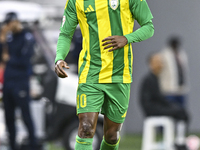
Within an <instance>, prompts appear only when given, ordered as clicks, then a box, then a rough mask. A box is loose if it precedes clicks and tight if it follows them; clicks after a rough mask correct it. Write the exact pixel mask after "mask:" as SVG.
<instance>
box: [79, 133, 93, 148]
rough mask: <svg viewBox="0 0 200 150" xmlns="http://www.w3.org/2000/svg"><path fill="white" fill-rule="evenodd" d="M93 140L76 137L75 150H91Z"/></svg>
mask: <svg viewBox="0 0 200 150" xmlns="http://www.w3.org/2000/svg"><path fill="white" fill-rule="evenodd" d="M92 142H93V138H83V139H82V138H80V137H79V136H78V135H77V136H76V144H75V150H93V148H92Z"/></svg>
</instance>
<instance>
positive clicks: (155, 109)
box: [140, 73, 170, 116]
mask: <svg viewBox="0 0 200 150" xmlns="http://www.w3.org/2000/svg"><path fill="white" fill-rule="evenodd" d="M140 103H141V106H142V109H143V112H144V114H145V115H146V116H152V115H157V114H158V113H159V111H160V110H161V109H162V108H163V107H168V106H169V105H170V104H169V102H167V101H166V100H165V98H164V96H163V95H162V93H161V91H160V87H159V83H158V78H157V76H155V75H154V74H153V73H148V74H147V75H146V76H145V77H144V79H143V80H142V84H141V88H140Z"/></svg>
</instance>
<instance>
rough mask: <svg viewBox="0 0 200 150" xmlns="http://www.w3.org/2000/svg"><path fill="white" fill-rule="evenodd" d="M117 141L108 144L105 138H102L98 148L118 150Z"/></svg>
mask: <svg viewBox="0 0 200 150" xmlns="http://www.w3.org/2000/svg"><path fill="white" fill-rule="evenodd" d="M119 141H120V139H119V140H118V142H117V143H116V144H108V143H107V142H106V141H105V139H104V138H103V140H102V142H101V148H100V150H118V148H119Z"/></svg>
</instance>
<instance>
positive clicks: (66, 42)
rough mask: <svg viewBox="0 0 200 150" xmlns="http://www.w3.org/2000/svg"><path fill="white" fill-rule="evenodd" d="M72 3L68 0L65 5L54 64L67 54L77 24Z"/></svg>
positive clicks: (72, 1) (71, 0)
mask: <svg viewBox="0 0 200 150" xmlns="http://www.w3.org/2000/svg"><path fill="white" fill-rule="evenodd" d="M74 1H75V0H68V2H67V4H66V8H65V11H64V15H63V20H62V24H61V27H60V34H59V37H58V42H57V49H56V59H55V63H56V62H57V61H58V60H64V59H65V57H66V56H67V54H68V53H69V50H70V44H71V40H72V37H73V34H74V31H75V30H76V26H77V24H78V19H77V14H76V7H75V2H74Z"/></svg>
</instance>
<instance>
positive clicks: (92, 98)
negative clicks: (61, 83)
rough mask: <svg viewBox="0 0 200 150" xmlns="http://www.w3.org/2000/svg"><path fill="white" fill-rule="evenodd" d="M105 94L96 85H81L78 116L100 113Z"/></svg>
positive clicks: (78, 94)
mask: <svg viewBox="0 0 200 150" xmlns="http://www.w3.org/2000/svg"><path fill="white" fill-rule="evenodd" d="M103 102H104V93H103V91H102V90H101V89H100V88H98V86H97V85H96V84H87V83H81V84H79V86H78V90H77V106H76V108H77V114H80V113H88V112H100V109H101V107H102V105H103Z"/></svg>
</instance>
